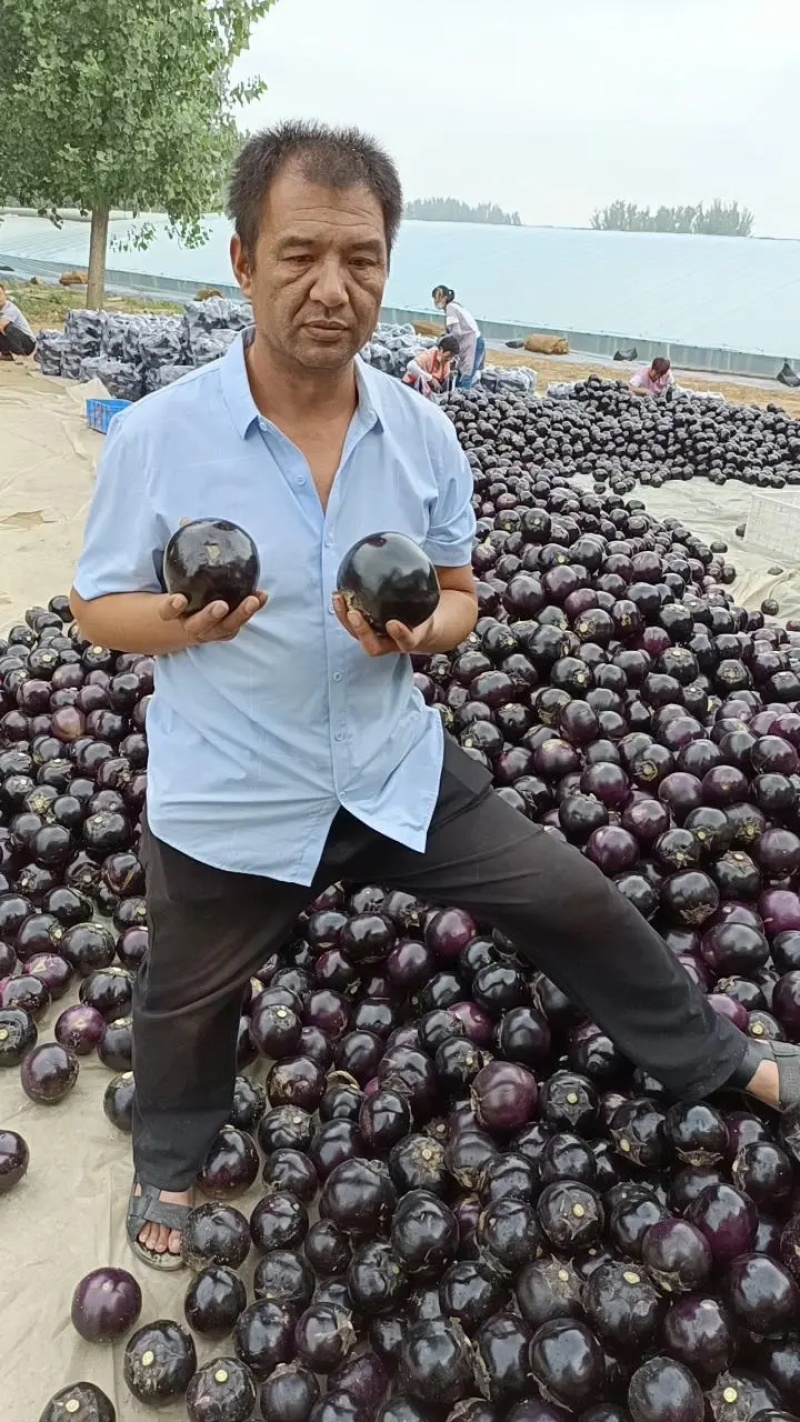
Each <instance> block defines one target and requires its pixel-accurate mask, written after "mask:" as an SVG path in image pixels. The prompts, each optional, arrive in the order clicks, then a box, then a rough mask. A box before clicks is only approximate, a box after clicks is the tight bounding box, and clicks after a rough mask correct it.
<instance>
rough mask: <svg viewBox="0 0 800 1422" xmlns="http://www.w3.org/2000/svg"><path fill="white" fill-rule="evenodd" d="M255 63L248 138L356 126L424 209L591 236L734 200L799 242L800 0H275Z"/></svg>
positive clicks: (260, 31)
mask: <svg viewBox="0 0 800 1422" xmlns="http://www.w3.org/2000/svg"><path fill="white" fill-rule="evenodd" d="M243 68H244V69H245V71H246V72H249V73H259V74H261V75H262V76H263V78H264V79H265V80H266V81H267V83H268V85H269V93H268V94H267V96H266V97H265V98H264V99H262V100H260V101H259V102H258V103H257V104H255V105H253V106H251V108H250V109H249V111H248V113H247V116H246V119H245V122H246V124H247V126H248V127H249V128H255V127H257V126H259V125H260V124H262V123H269V122H270V121H272V120H274V119H275V118H278V117H280V118H285V117H299V116H305V117H313V118H319V119H324V120H326V121H328V122H331V123H355V124H358V125H359V126H361V127H362V128H366V129H368V130H369V131H371V132H372V133H373V134H375V135H376V136H377V137H378V138H380V139H381V140H382V142H383V143H384V144H385V145H386V146H387V147H388V148H389V149H390V150H391V152H392V153H393V154H394V156H395V157H396V158H397V160H398V162H399V164H400V169H401V174H402V178H403V182H404V186H405V189H406V193H407V196H409V197H427V196H432V195H447V196H452V197H458V198H462V199H464V200H465V201H467V202H479V201H493V202H497V203H499V204H500V205H501V206H502V207H505V208H508V209H518V210H519V212H520V214H521V216H522V220H523V222H527V223H533V224H551V225H575V226H585V225H587V224H588V221H589V217H590V215H591V212H592V210H593V209H594V208H595V207H597V206H602V205H603V204H605V203H607V202H610V201H612V200H613V199H614V198H616V197H624V198H626V199H628V200H630V201H634V202H639V203H649V204H651V205H658V204H659V203H662V202H663V203H668V204H673V203H684V202H688V203H691V202H698V201H700V200H702V199H705V200H709V199H711V198H713V197H716V196H719V197H723V198H737V199H738V200H739V202H740V203H744V204H746V205H747V206H749V207H750V208H752V209H753V211H754V212H755V215H756V232H757V233H758V234H759V235H763V236H766V235H772V236H779V237H789V236H795V237H798V236H800V184H798V182H797V170H798V144H799V143H800V124H799V123H798V116H799V115H800V105H798V102H797V93H798V89H797V83H798V78H797V76H798V73H799V72H800V6H798V0H665V3H661V4H659V3H656V0H451V3H450V4H443V3H441V2H440V3H438V4H437V3H436V0H277V3H276V5H275V7H274V9H272V10H271V11H270V13H269V14H268V15H267V16H266V18H265V19H264V20H263V21H262V22H261V23H260V25H259V26H258V27H257V28H256V30H255V31H254V34H253V41H252V45H251V49H250V53H249V55H248V57H247V60H246V62H245V64H244V66H243Z"/></svg>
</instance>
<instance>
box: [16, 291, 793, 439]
mask: <svg viewBox="0 0 800 1422" xmlns="http://www.w3.org/2000/svg"><path fill="white" fill-rule="evenodd" d="M1 279H2V273H0V280H1ZM7 291H8V294H9V296H10V297H11V300H12V301H16V302H17V303H18V305H19V306H20V307H21V308H22V310H23V311H24V312H25V315H26V316H27V318H28V320H29V321H30V323H31V325H32V326H33V328H34V330H36V331H38V330H41V329H42V327H51V328H58V327H60V326H63V324H64V321H65V319H66V316H67V312H68V311H73V310H78V309H80V308H82V307H83V306H84V305H85V304H86V290H85V288H84V287H62V286H56V285H50V284H46V283H39V282H36V283H31V282H24V283H13V282H12V283H10V284H9V285H8V286H7ZM105 304H106V310H107V311H132V312H136V313H141V314H143V315H146V314H148V313H153V314H158V315H168V314H170V313H172V314H174V313H179V312H180V311H181V309H182V308H181V306H180V305H178V304H177V303H176V302H174V301H156V300H153V299H151V298H150V297H136V296H124V295H123V296H114V295H109V296H107V297H106V303H105ZM488 360H489V363H490V364H491V365H502V366H525V367H526V368H527V369H529V370H535V371H536V373H537V375H538V377H539V381H538V388H539V391H540V392H543V391H545V390H546V389H547V386H548V385H549V384H551V383H552V382H553V381H556V380H586V379H588V377H589V376H590V375H597V376H599V377H600V379H601V380H629V379H630V377H631V375H632V374H633V372H634V370H638V369H640V368H641V365H642V362H641V361H639V362H637V363H634V364H628V363H627V362H625V361H603V360H600V359H597V360H594V359H593V360H585V359H584V360H582V359H581V357H580V355H578V354H577V353H572V354H570V355H565V356H545V355H533V354H531V353H530V352H528V351H523V350H518V351H514V350H509V349H508V348H507V347H505V346H503V345H501V344H500V343H499V342H490V347H489V352H488ZM675 376H676V379H677V380H678V381H679V382H680V384H681V385H685V386H687V388H688V389H690V390H718V391H720V392H721V394H723V395H724V396H725V398H726V399H727V400H732V401H739V402H741V403H742V404H743V405H769V404H771V403H774V404H776V405H781V406H782V407H783V409H784V410H786V411H787V412H788V413H789V414H790V415H795V416H797V417H800V390H787V389H786V388H785V387H784V386H782V385H778V383H777V382H776V381H766V380H764V381H760V380H753V381H742V380H737V378H736V377H735V376H728V375H713V374H707V375H706V374H698V372H697V371H683V370H678V369H677V367H676V370H675Z"/></svg>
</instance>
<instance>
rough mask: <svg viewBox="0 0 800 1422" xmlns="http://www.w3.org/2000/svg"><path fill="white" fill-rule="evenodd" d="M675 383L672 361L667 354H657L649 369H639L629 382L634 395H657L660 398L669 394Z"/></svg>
mask: <svg viewBox="0 0 800 1422" xmlns="http://www.w3.org/2000/svg"><path fill="white" fill-rule="evenodd" d="M674 385H675V377H674V376H673V374H672V363H671V361H669V360H668V358H667V357H666V356H656V358H655V360H654V361H653V363H652V365H650V366H648V368H647V370H637V372H636V374H635V375H632V376H631V378H630V380H629V382H628V388H629V390H630V391H631V393H632V394H633V395H655V396H656V397H657V398H658V399H660V398H661V397H662V396H664V395H668V394H669V392H671V390H672V389H673V387H674Z"/></svg>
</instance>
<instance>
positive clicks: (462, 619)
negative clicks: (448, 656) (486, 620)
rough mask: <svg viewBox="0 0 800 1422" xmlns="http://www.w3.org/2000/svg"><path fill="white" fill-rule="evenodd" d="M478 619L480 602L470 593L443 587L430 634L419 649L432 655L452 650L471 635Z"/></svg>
mask: <svg viewBox="0 0 800 1422" xmlns="http://www.w3.org/2000/svg"><path fill="white" fill-rule="evenodd" d="M477 620H478V603H477V600H476V599H475V598H474V597H473V596H472V595H471V594H470V593H465V592H458V591H457V590H456V589H455V588H443V589H442V595H441V598H440V600H439V606H438V607H437V609H436V611H435V613H434V615H433V624H432V627H431V631H430V635H429V636H428V637H427V638H426V639H425V642H424V643H423V645H422V646H421V647H419V648H418V650H419V651H420V652H422V653H427V654H429V655H431V656H432V655H433V654H434V653H435V652H452V650H453V648H454V647H457V646H459V644H460V643H461V642H463V641H464V639H465V637H468V636H469V634H470V632H471V631H472V629H473V627H474V626H475V623H476V622H477Z"/></svg>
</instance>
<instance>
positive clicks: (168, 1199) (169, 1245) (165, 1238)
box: [133, 1185, 192, 1254]
mask: <svg viewBox="0 0 800 1422" xmlns="http://www.w3.org/2000/svg"><path fill="white" fill-rule="evenodd" d="M133 1193H134V1195H136V1196H139V1195H141V1193H142V1187H141V1185H136V1186H134V1190H133ZM158 1198H159V1200H161V1201H162V1202H163V1204H165V1205H188V1206H189V1208H190V1209H191V1207H192V1192H191V1190H177V1191H175V1190H162V1191H161V1193H160V1195H159V1197H158ZM137 1239H138V1240H139V1243H140V1244H143V1245H144V1247H145V1249H150V1250H152V1252H153V1253H154V1254H166V1253H168V1252H169V1253H170V1254H180V1252H181V1232H180V1230H179V1229H167V1226H166V1225H158V1224H149V1223H148V1224H144V1225H142V1228H141V1229H140V1230H139V1233H138V1235H137Z"/></svg>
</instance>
